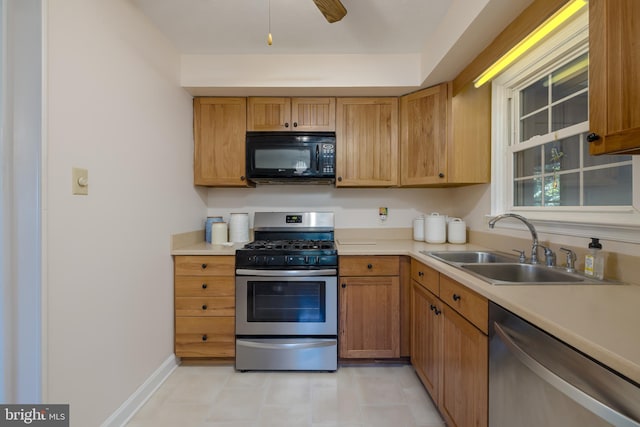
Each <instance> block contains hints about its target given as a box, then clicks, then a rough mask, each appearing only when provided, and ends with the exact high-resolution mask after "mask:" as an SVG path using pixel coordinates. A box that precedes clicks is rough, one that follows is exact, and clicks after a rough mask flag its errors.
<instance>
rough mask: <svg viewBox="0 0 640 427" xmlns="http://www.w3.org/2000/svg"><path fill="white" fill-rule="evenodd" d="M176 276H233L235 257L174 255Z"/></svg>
mask: <svg viewBox="0 0 640 427" xmlns="http://www.w3.org/2000/svg"><path fill="white" fill-rule="evenodd" d="M174 262H175V274H176V276H212V275H215V276H233V275H235V272H236V271H235V267H236V262H235V257H233V256H212V255H209V256H207V255H203V256H176V257H175V261H174Z"/></svg>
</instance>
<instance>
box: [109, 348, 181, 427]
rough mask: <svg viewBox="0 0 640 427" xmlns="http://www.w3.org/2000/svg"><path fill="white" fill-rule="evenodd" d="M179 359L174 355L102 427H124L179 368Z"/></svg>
mask: <svg viewBox="0 0 640 427" xmlns="http://www.w3.org/2000/svg"><path fill="white" fill-rule="evenodd" d="M178 365H179V359H178V358H177V357H176V355H175V354H172V355H171V356H169V358H167V360H165V361H164V362H163V363H162V364H161V365H160V366H159V367H158V369H156V370H155V372H153V374H151V375H150V376H149V378H147V380H146V381H145V382H144V383H143V384H142V385H141V386H140V387H138V389H137V390H136V391H134V392H133V394H132V395H131V396H129V398H128V399H127V400H126V401H125V402H124V403H123V404H122V405H120V407H119V408H118V409H116V411H115V412H114V413H113V414H111V416H110V417H109V418H107V419H106V420H105V421H104V422H103V423H102V424H101V426H100V427H122V426H124V425H125V424H126V423H127V422H128V421H129V420H130V419H131V418H132V417H133V416H134V415H135V414H136V413H137V412H138V411H139V410H140V408H142V406H143V405H144V404H145V403H147V400H149V398H150V397H151V396H152V395H153V393H155V391H156V390H157V389H158V388H159V387H160V386H161V385H162V383H163V382H165V380H166V379H167V378H168V377H169V375H170V374H171V373H172V372H173V371H174V370H175V369H176V368H177V367H178Z"/></svg>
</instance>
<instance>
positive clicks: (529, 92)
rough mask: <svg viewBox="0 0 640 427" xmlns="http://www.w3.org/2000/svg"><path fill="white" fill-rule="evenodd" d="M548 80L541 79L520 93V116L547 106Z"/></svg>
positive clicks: (545, 78)
mask: <svg viewBox="0 0 640 427" xmlns="http://www.w3.org/2000/svg"><path fill="white" fill-rule="evenodd" d="M548 81H549V78H548V77H543V78H542V79H540V80H538V81H537V82H535V83H534V84H532V85H531V86H529V87H527V88H526V89H524V90H522V91H520V115H521V116H526V115H527V114H529V113H531V112H533V111H536V110H539V109H540V108H542V107H544V106H545V105H547V104H549V88H548V86H549V83H548Z"/></svg>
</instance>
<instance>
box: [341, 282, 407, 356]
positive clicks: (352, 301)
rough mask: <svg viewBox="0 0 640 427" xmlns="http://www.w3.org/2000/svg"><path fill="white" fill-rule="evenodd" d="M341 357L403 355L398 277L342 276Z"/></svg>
mask: <svg viewBox="0 0 640 427" xmlns="http://www.w3.org/2000/svg"><path fill="white" fill-rule="evenodd" d="M339 303H340V343H339V346H340V357H344V358H349V357H352V358H373V357H381V358H382V357H391V358H393V357H399V356H400V281H399V279H398V277H397V276H385V277H342V278H341V279H340V301H339Z"/></svg>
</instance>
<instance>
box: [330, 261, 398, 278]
mask: <svg viewBox="0 0 640 427" xmlns="http://www.w3.org/2000/svg"><path fill="white" fill-rule="evenodd" d="M398 274H400V259H399V258H398V257H397V256H341V257H340V275H341V276H397V275H398Z"/></svg>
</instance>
